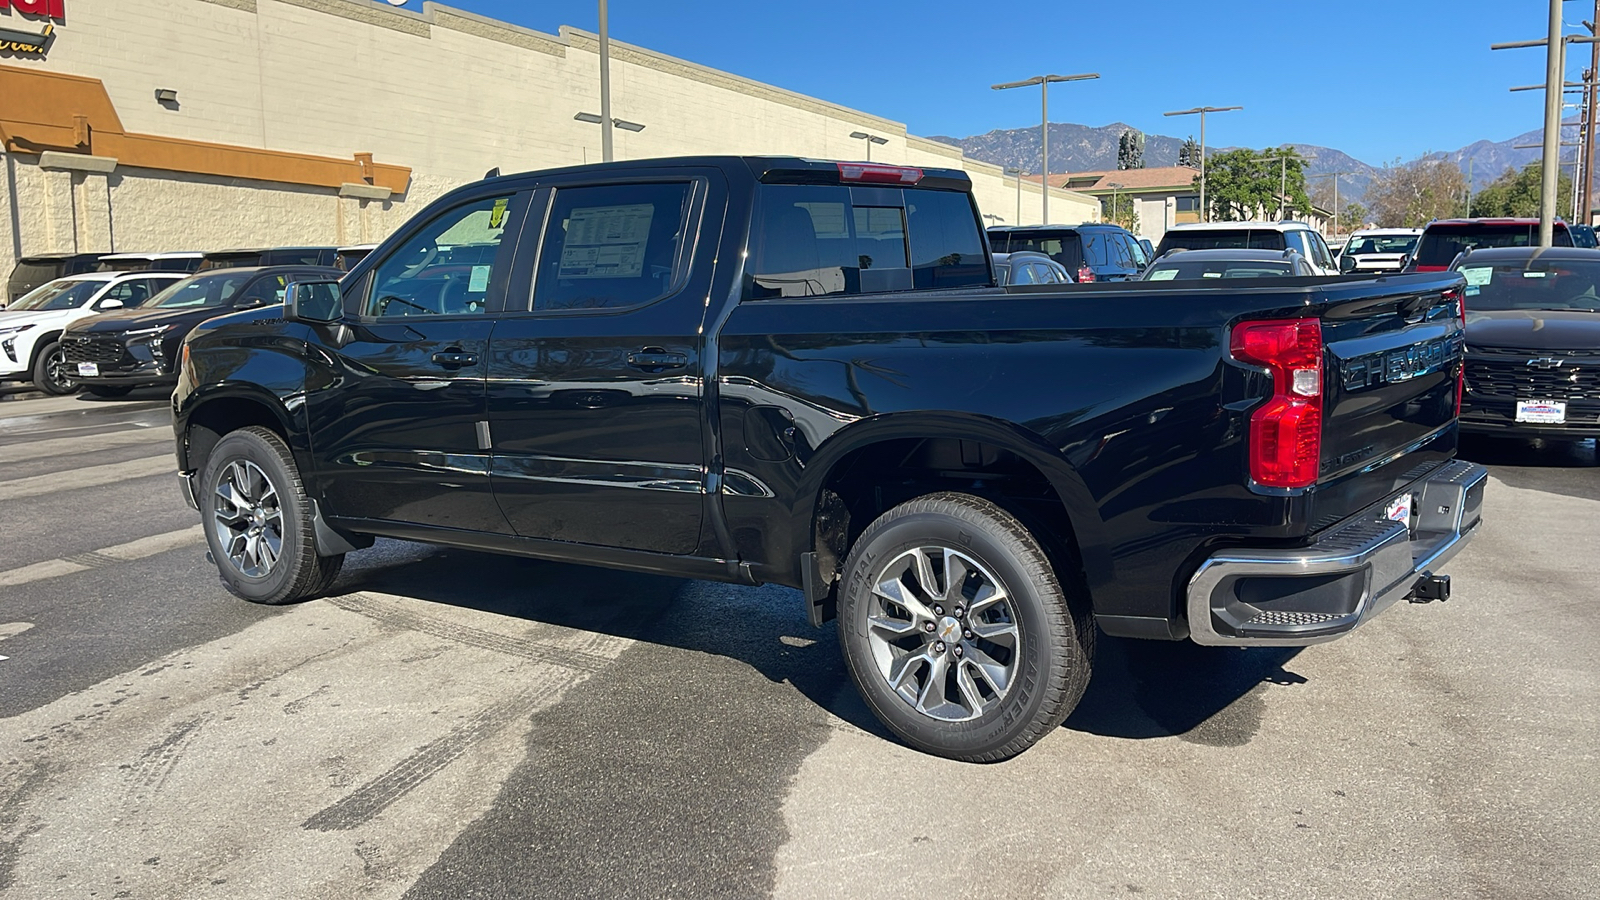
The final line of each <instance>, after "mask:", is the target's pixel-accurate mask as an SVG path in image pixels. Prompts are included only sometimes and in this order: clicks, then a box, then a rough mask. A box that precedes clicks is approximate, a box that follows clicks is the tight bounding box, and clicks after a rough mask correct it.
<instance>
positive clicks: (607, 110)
mask: <svg viewBox="0 0 1600 900" xmlns="http://www.w3.org/2000/svg"><path fill="white" fill-rule="evenodd" d="M609 18H610V17H609V15H608V10H607V9H606V0H600V159H601V160H602V161H604V162H611V121H612V120H611V29H610V24H609ZM640 127H643V126H640Z"/></svg>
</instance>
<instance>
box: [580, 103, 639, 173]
mask: <svg viewBox="0 0 1600 900" xmlns="http://www.w3.org/2000/svg"><path fill="white" fill-rule="evenodd" d="M573 118H574V119H577V120H578V121H579V122H588V123H589V124H590V125H599V126H600V135H601V140H600V155H601V156H602V157H603V158H604V159H605V161H606V162H610V161H611V129H612V128H621V129H622V130H623V131H632V132H636V133H637V132H640V131H643V130H644V126H643V125H640V124H639V123H638V122H629V121H628V120H627V119H608V118H605V117H604V116H597V115H595V114H594V113H588V112H581V113H578V114H577V115H575V116H573ZM584 152H585V153H587V152H588V150H587V149H586V150H584Z"/></svg>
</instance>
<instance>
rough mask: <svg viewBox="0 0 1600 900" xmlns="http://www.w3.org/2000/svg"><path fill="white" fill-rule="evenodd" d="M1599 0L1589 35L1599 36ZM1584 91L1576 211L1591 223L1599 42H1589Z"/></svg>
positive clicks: (1588, 25)
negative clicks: (1586, 108) (1585, 116)
mask: <svg viewBox="0 0 1600 900" xmlns="http://www.w3.org/2000/svg"><path fill="white" fill-rule="evenodd" d="M1595 22H1600V0H1595V2H1594V22H1590V21H1587V20H1585V21H1584V23H1583V27H1585V28H1587V29H1589V36H1590V37H1597V36H1600V30H1597V28H1600V26H1596V25H1595ZM1583 81H1584V91H1583V102H1585V103H1587V104H1588V105H1589V122H1588V124H1587V125H1585V126H1584V129H1583V140H1584V144H1583V201H1582V203H1583V206H1582V207H1581V209H1580V211H1579V213H1578V221H1579V222H1582V223H1583V224H1585V225H1590V224H1593V223H1592V222H1590V221H1589V220H1590V219H1591V218H1593V216H1592V215H1591V213H1590V210H1591V209H1593V207H1594V199H1593V198H1594V120H1595V105H1596V104H1597V103H1600V91H1597V90H1596V88H1600V44H1597V43H1594V42H1590V44H1589V71H1587V72H1585V73H1583Z"/></svg>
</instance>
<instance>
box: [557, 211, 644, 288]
mask: <svg viewBox="0 0 1600 900" xmlns="http://www.w3.org/2000/svg"><path fill="white" fill-rule="evenodd" d="M655 211H656V207H655V204H654V203H633V204H629V205H627V206H587V207H579V208H577V209H574V210H573V211H572V215H571V216H570V217H569V218H568V219H567V234H566V240H565V241H564V242H563V243H562V245H561V269H560V273H559V277H561V278H638V277H639V275H640V274H641V273H642V272H643V271H644V248H645V242H646V241H647V240H648V239H649V237H650V219H651V218H652V217H653V216H654V215H655Z"/></svg>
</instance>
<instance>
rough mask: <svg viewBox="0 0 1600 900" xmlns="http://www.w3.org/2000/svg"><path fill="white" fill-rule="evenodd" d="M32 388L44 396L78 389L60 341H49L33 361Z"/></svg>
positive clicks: (59, 394)
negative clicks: (43, 393) (44, 394)
mask: <svg viewBox="0 0 1600 900" xmlns="http://www.w3.org/2000/svg"><path fill="white" fill-rule="evenodd" d="M33 386H34V387H36V388H38V389H39V390H41V391H44V392H45V393H46V394H55V395H56V396H58V397H59V396H61V395H63V394H70V393H73V392H74V391H76V390H77V389H78V379H77V378H75V377H73V374H72V369H71V368H70V367H69V366H68V364H67V351H66V349H65V348H63V347H62V346H61V342H60V341H51V342H50V343H49V344H46V345H45V347H44V349H42V350H40V351H39V355H38V357H37V358H35V359H34V361H33Z"/></svg>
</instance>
